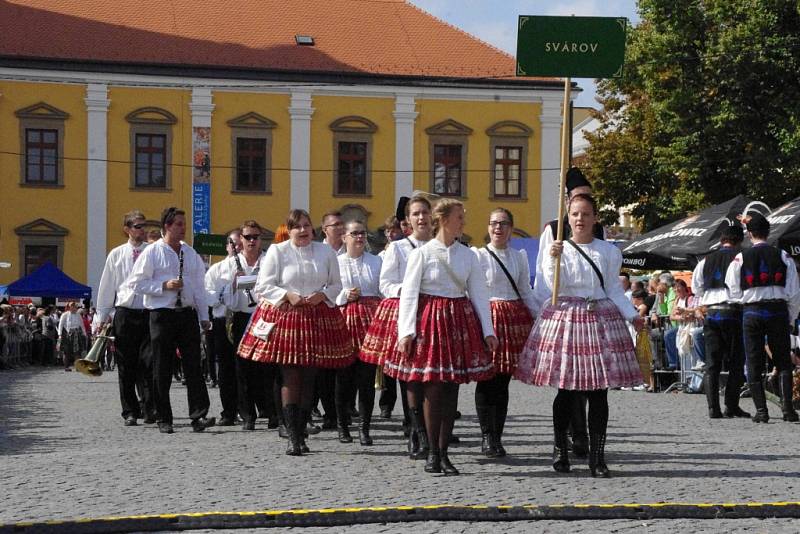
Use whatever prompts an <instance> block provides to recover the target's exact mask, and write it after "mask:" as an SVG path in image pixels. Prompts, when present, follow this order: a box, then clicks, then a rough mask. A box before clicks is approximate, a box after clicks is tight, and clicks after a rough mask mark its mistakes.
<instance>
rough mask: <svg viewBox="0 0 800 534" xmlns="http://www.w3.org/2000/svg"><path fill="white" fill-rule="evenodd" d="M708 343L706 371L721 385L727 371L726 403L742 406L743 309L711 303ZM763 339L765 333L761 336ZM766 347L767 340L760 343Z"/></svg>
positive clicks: (706, 323)
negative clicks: (740, 396)
mask: <svg viewBox="0 0 800 534" xmlns="http://www.w3.org/2000/svg"><path fill="white" fill-rule="evenodd" d="M703 337H704V338H705V343H706V368H705V374H707V375H709V376H711V377H712V378H714V380H713V383H714V384H717V385H719V374H720V372H721V371H722V369H723V366H724V368H725V369H726V370H727V371H728V382H727V385H726V386H725V405H726V406H728V407H735V406H738V405H739V390H740V389H741V387H742V384H743V383H744V344H743V340H742V310H741V308H735V307H719V308H715V307H714V306H709V308H708V313H707V314H706V318H705V321H704V323H703ZM762 340H763V336H762ZM761 346H762V348H763V346H764V343H763V342H762V343H761Z"/></svg>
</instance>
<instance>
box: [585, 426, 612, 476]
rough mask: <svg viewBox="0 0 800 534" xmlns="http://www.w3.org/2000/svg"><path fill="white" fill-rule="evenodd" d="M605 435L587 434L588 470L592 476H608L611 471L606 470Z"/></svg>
mask: <svg viewBox="0 0 800 534" xmlns="http://www.w3.org/2000/svg"><path fill="white" fill-rule="evenodd" d="M605 449H606V435H605V434H595V433H590V434H589V471H591V472H592V476H593V477H601V478H608V477H610V476H611V473H610V472H609V471H608V466H607V465H606V458H605Z"/></svg>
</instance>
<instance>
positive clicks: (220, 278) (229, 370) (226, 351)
mask: <svg viewBox="0 0 800 534" xmlns="http://www.w3.org/2000/svg"><path fill="white" fill-rule="evenodd" d="M225 248H226V250H227V251H228V256H227V257H226V258H225V259H223V260H221V261H218V262H217V263H215V264H214V265H212V266H211V267H209V269H208V271H207V272H206V276H205V283H206V292H207V293H208V300H209V303H210V304H211V345H212V346H213V348H212V349H211V351H210V352H211V354H209V360H210V363H209V367H211V368H213V366H214V360H215V359H216V362H217V364H219V370H218V374H217V375H214V374H212V376H217V378H218V379H219V400H220V402H221V403H222V413H221V414H220V418H219V421H217V424H218V425H219V426H233V425H235V424H236V416H237V414H238V412H239V409H238V403H239V396H238V391H237V387H236V381H237V379H236V360H235V357H236V354H235V352H234V349H233V343H232V340H231V339H230V338H229V335H228V334H229V332H228V324H227V323H228V319H227V315H228V314H227V312H228V307H227V306H226V305H225V297H226V296H227V293H228V292H230V285H229V284H230V280H229V276H228V270H229V269H230V261H228V260H230V259H231V258H232V257H233V256H235V255H236V254H238V253H239V251H240V250H242V240H241V231H240V230H239V229H238V228H237V229H236V230H234V231H233V232H231V233H230V234H228V242H227V245H226V247H225Z"/></svg>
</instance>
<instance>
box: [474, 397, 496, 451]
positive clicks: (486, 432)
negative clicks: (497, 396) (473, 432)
mask: <svg viewBox="0 0 800 534" xmlns="http://www.w3.org/2000/svg"><path fill="white" fill-rule="evenodd" d="M476 411H477V412H478V422H479V423H480V425H481V452H482V453H483V455H484V456H486V457H487V458H497V456H498V454H497V448H496V446H495V439H494V436H493V434H494V426H495V424H494V417H493V416H494V407H493V406H479V407H476Z"/></svg>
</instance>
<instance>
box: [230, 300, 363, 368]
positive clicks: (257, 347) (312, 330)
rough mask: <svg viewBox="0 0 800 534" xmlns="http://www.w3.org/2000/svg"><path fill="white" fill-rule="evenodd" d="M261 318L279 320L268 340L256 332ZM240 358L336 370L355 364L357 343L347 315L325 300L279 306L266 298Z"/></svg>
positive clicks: (242, 345) (247, 333)
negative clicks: (354, 349)
mask: <svg viewBox="0 0 800 534" xmlns="http://www.w3.org/2000/svg"><path fill="white" fill-rule="evenodd" d="M259 319H263V320H264V321H266V322H268V323H275V326H274V327H273V329H272V331H271V332H270V333H269V335H268V336H267V339H266V340H263V339H261V338H260V337H256V336H254V335H253V334H252V329H253V326H254V325H256V324H257V323H258V321H259ZM238 354H239V356H240V357H242V358H245V359H248V360H254V361H257V362H265V363H275V364H278V365H300V366H304V367H323V368H326V369H336V368H339V367H347V366H348V365H350V364H351V363H353V345H352V341H351V340H350V336H349V335H348V333H347V328H346V326H345V323H344V318H343V317H342V314H341V313H340V312H339V310H338V309H337V308H331V307H329V306H328V305H327V304H325V303H324V302H321V303H319V304H317V305H316V306H299V307H296V306H292V305H291V304H289V303H288V302H284V303H283V304H281V305H280V306H278V307H275V306H272V305H271V304H269V303H268V302H267V301H265V300H262V301H261V302H260V303H259V305H258V308H256V311H255V312H254V313H253V316H252V317H251V318H250V323H249V324H248V325H247V329H246V331H245V333H244V336H243V337H242V341H241V343H240V344H239V350H238Z"/></svg>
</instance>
